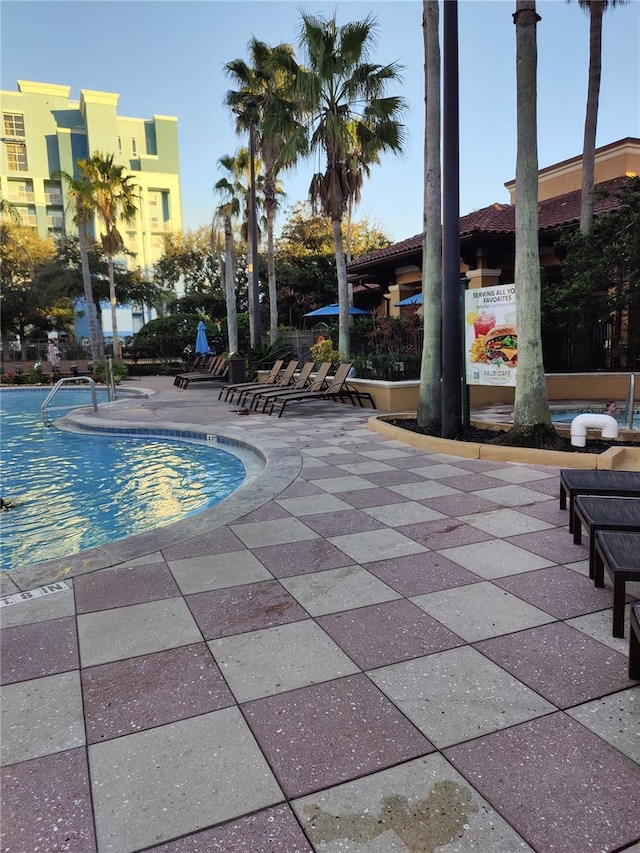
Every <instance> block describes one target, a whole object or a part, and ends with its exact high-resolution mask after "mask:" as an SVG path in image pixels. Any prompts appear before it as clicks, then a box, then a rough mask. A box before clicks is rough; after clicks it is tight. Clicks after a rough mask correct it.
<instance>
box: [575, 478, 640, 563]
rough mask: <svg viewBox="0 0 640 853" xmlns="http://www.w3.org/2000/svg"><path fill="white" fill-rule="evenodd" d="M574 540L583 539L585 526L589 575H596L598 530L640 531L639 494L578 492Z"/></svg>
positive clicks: (580, 540) (576, 542)
mask: <svg viewBox="0 0 640 853" xmlns="http://www.w3.org/2000/svg"><path fill="white" fill-rule="evenodd" d="M573 515H574V524H573V541H574V543H575V544H576V545H580V543H581V542H582V528H583V527H584V528H585V530H587V531H588V532H589V577H590V578H592V577H593V576H594V569H595V541H596V531H597V530H620V531H623V530H627V531H629V532H630V533H640V498H613V497H612V498H599V497H595V496H594V495H578V496H577V497H576V499H575V501H574V512H573Z"/></svg>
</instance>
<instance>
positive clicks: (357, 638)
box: [317, 601, 463, 669]
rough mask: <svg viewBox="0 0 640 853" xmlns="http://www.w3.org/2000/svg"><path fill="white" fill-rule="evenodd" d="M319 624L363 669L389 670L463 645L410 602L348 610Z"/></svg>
mask: <svg viewBox="0 0 640 853" xmlns="http://www.w3.org/2000/svg"><path fill="white" fill-rule="evenodd" d="M424 616H426V617H427V618H426V619H424V618H423V617H424ZM317 621H318V623H319V624H320V625H322V627H323V628H324V629H325V631H326V632H327V634H329V636H330V637H332V638H333V639H334V640H335V641H336V643H337V644H338V645H339V646H340V647H341V648H342V649H343V650H344V651H345V652H346V653H347V654H348V655H349V657H350V658H351V659H352V660H353V661H354V662H355V663H357V665H358V666H359V667H360V668H361V669H373V668H374V667H378V666H386V665H387V664H391V663H397V662H398V661H401V660H408V659H409V658H415V657H421V656H422V655H428V654H431V653H432V652H440V651H444V649H452V648H454V647H455V646H460V645H462V644H463V641H462V640H461V639H460V638H459V637H458V636H456V634H454V633H453V632H452V631H449V629H448V628H445V627H444V626H443V625H441V624H440V623H439V622H437V621H436V620H435V619H433V618H432V617H430V616H428V614H426V613H425V612H424V611H421V610H420V608H418V607H416V606H415V604H412V603H411V602H410V601H388V602H384V603H383V604H374V605H371V606H369V607H360V608H357V609H355V610H345V611H343V612H342V613H333V614H331V615H328V616H321V617H319V618H318V620H317Z"/></svg>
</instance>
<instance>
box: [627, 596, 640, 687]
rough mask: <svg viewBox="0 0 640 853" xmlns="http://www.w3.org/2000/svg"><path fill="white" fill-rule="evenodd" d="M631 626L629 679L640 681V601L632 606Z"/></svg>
mask: <svg viewBox="0 0 640 853" xmlns="http://www.w3.org/2000/svg"><path fill="white" fill-rule="evenodd" d="M629 625H630V628H631V630H630V632H629V633H630V637H629V678H633V679H634V681H640V601H638V602H636V604H632V605H631V618H630V620H629Z"/></svg>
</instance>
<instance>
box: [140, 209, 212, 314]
mask: <svg viewBox="0 0 640 853" xmlns="http://www.w3.org/2000/svg"><path fill="white" fill-rule="evenodd" d="M214 249H215V247H214V246H212V242H211V229H210V228H207V227H205V226H202V227H200V228H197V229H196V230H195V231H186V232H184V233H183V232H174V233H172V234H167V235H166V236H165V238H164V252H163V254H162V257H160V258H159V259H158V260H157V261H156V263H155V264H154V265H153V277H154V281H155V282H157V283H158V284H159V285H161V286H162V287H163V288H164V289H166V290H169V289H171V290H173V289H174V288H175V286H176V285H177V284H178V282H179V281H182V283H183V285H184V296H182V297H180V298H178V297H177V296H176V295H175V294H174V295H173V298H172V299H171V300H170V301H169V310H170V312H173V311H174V310H178V311H181V312H186V313H188V314H196V313H197V314H206V315H208V316H210V317H215V318H216V319H221V318H222V317H223V316H224V313H225V305H224V294H223V287H222V275H221V268H222V264H221V263H220V260H219V258H218V256H217V253H216V252H215V250H214Z"/></svg>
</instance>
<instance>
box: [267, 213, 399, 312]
mask: <svg viewBox="0 0 640 853" xmlns="http://www.w3.org/2000/svg"><path fill="white" fill-rule="evenodd" d="M351 242H352V246H353V251H354V254H356V255H364V254H366V253H367V252H373V251H375V250H376V249H383V248H384V247H385V246H388V245H389V244H390V243H391V240H390V239H389V237H388V236H387V235H386V234H385V233H384V232H383V231H382V229H381V228H379V227H378V226H374V225H371V224H370V223H369V221H368V219H367V218H366V217H363V219H361V220H360V221H354V222H353V223H352V225H351ZM275 252H276V269H277V273H278V282H279V285H280V311H281V313H282V314H284V316H286V317H287V318H288V324H289V325H290V326H292V325H302V324H303V323H304V322H305V321H304V320H303V319H302V318H303V315H304V314H305V313H306V312H307V311H311V310H312V309H313V308H319V307H320V306H321V305H326V304H327V303H330V302H335V286H336V284H335V283H336V255H335V244H334V240H333V231H332V228H331V222H330V220H329V218H328V217H327V216H325V215H324V214H321V213H317V212H314V211H313V210H312V208H310V206H309V204H304V203H298V204H296V205H294V206H293V208H292V210H291V211H290V212H289V214H288V218H287V221H286V222H285V223H284V225H283V227H282V231H281V234H280V237H279V238H278V239H277V240H276V244H275Z"/></svg>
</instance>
